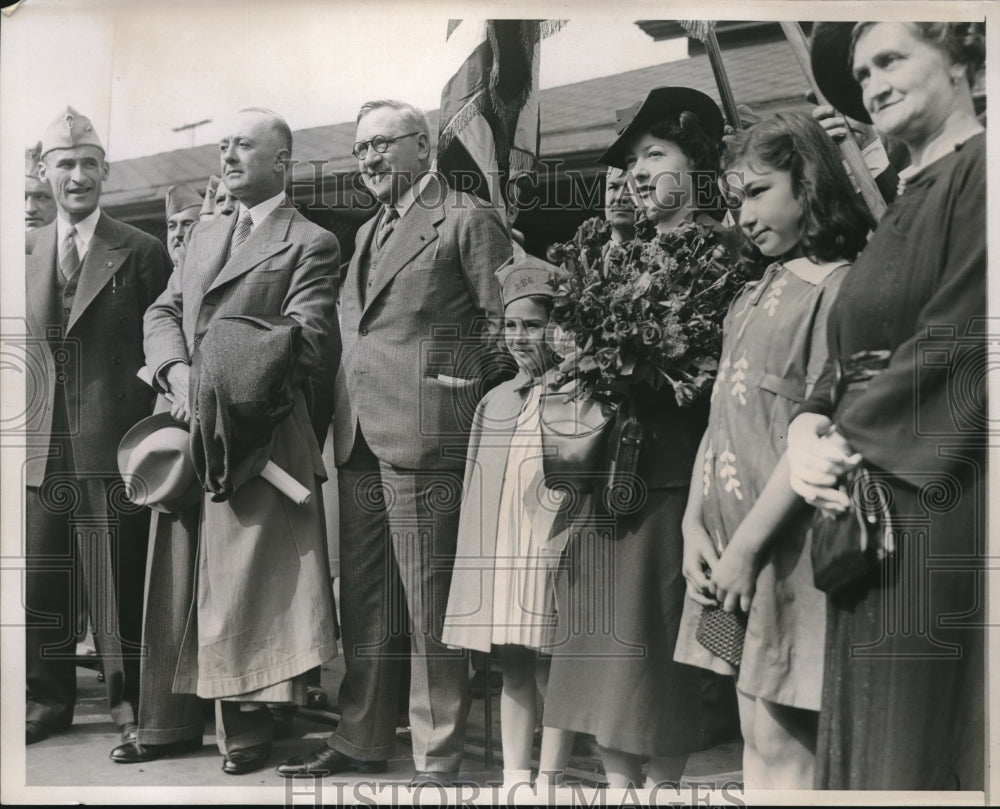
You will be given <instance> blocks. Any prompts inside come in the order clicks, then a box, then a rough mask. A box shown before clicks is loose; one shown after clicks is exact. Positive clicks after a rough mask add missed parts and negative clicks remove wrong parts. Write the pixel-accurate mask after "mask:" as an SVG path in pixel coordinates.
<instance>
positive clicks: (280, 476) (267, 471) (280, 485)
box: [260, 461, 312, 506]
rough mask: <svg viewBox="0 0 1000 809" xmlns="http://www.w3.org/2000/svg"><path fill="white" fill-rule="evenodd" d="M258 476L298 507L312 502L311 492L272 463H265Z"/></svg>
mask: <svg viewBox="0 0 1000 809" xmlns="http://www.w3.org/2000/svg"><path fill="white" fill-rule="evenodd" d="M260 476H261V477H262V478H264V480H266V481H267V482H268V483H270V484H271V485H272V486H274V488H275V489H277V490H278V491H279V492H281V493H282V494H283V495H285V497H287V498H288V499H289V500H291V501H292V502H293V503H295V504H296V505H298V506H304V505H306V504H307V503H308V502H309V501H310V500H312V492H310V491H309V490H308V489H307V488H306V487H305V486H303V485H302V484H301V483H299V482H298V481H297V480H296V479H295V478H293V477H292V476H291V475H289V474H288V473H287V472H286V471H285V470H284V469H282V468H281V467H280V466H278V465H277V464H276V463H275V462H274V461H268V462H267V465H266V466H265V467H264V471H263V472H261V473H260Z"/></svg>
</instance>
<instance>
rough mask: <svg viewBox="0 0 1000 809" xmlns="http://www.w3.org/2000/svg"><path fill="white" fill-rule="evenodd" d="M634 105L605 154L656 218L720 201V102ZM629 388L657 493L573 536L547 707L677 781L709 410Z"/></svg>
mask: <svg viewBox="0 0 1000 809" xmlns="http://www.w3.org/2000/svg"><path fill="white" fill-rule="evenodd" d="M623 113H624V114H625V120H624V121H619V127H618V128H619V132H620V134H619V137H618V139H617V140H616V141H615V142H614V143H613V144H612V145H611V147H610V148H609V149H608V150H607V152H605V154H604V155H603V157H602V158H601V162H602V163H605V164H607V165H610V166H613V167H615V168H619V169H625V170H628V171H630V172H631V174H632V175H633V177H634V179H635V182H636V183H637V185H638V191H639V193H640V195H641V197H642V199H641V200H640V204H641V205H645V207H646V211H647V213H648V214H649V215H650V218H652V219H653V220H654V221H655V224H656V228H657V230H658V231H660V232H663V231H666V230H669V229H670V228H672V227H675V226H676V225H678V224H680V223H681V222H684V221H685V220H688V219H691V218H696V217H700V216H703V211H704V210H705V209H706V208H708V209H715V208H716V203H717V200H718V197H717V191H716V188H717V186H716V183H715V176H714V172H715V170H717V169H718V161H719V151H720V143H721V138H722V134H723V121H722V115H721V113H720V112H719V109H718V107H717V106H716V105H715V103H714V102H713V101H712V100H711V99H710V98H709V97H708V96H706V95H704V94H703V93H700V92H698V91H697V90H692V89H689V88H686V87H660V88H657V89H655V90H653V91H651V92H650V93H649V95H648V96H647V97H646V99H645V101H644V102H643V103H642V104H639V105H636V106H635V107H632V108H629V109H628V110H626V111H623ZM620 115H622V113H620ZM699 172H703V174H702V175H701V178H700V179H699ZM711 221H713V222H714V220H711ZM629 399H630V400H631V402H632V403H633V404H634V407H635V412H636V416H637V418H638V419H639V421H640V423H641V424H642V426H643V429H644V437H643V445H642V450H641V452H640V453H639V461H638V467H637V470H636V472H637V475H638V477H639V478H641V480H642V483H643V485H644V488H645V490H646V493H645V499H644V502H643V503H642V505H641V506H640V507H639V508H638V510H636V511H634V512H633V513H630V514H625V515H622V516H619V517H617V518H616V519H612V522H611V523H610V524H608V525H607V526H604V525H603V524H602V525H600V526H598V528H600V529H601V530H595V531H594V532H592V533H590V534H589V535H587V532H580V533H576V534H574V536H573V537H572V538H571V540H570V547H569V550H568V560H569V563H568V564H569V569H568V570H567V571H566V572H565V574H564V575H563V576H562V578H561V580H560V582H559V587H560V589H559V590H558V591H557V592H558V594H559V598H558V605H559V621H560V632H559V638H560V640H562V639H565V642H562V643H561V645H559V646H558V647H556V648H555V650H554V651H553V662H552V669H551V674H550V682H549V696H548V700H547V702H546V705H545V716H544V719H543V723H544V724H545V725H546V726H551V727H558V728H564V729H567V730H574V731H578V732H584V733H590V734H592V735H594V736H595V738H596V740H597V744H598V745H599V747H600V749H601V755H602V758H603V761H604V767H605V772H606V774H607V777H608V781H609V783H610V785H611V786H612V787H625V786H627V785H628V784H629V783H631V784H634V785H635V786H642V784H643V774H642V763H643V760H646V761H647V767H646V777H647V778H648V780H649V781H651V782H663V781H676V780H678V779H679V778H680V776H681V774H682V773H683V770H684V765H685V763H686V761H687V757H688V754H689V753H690V752H691V751H693V750H695V749H697V748H698V746H699V740H700V718H701V716H700V714H701V708H700V703H701V695H700V682H701V681H700V676H699V670H698V669H695V668H693V667H691V666H687V665H684V664H681V663H676V662H674V660H673V649H674V644H675V643H676V640H677V633H678V627H679V623H680V618H681V611H682V608H683V601H684V591H685V581H684V577H683V576H682V574H681V561H682V551H683V547H682V545H683V542H682V538H681V517H682V515H683V512H684V506H685V502H686V496H687V488H688V485H689V483H690V479H691V469H692V467H693V465H694V458H695V454H696V452H697V449H698V441H699V439H700V437H701V435H702V433H703V432H704V429H705V423H706V419H707V408H706V407H704V406H698V405H694V406H689V407H680V406H678V404H677V403H676V401H675V398H674V394H673V392H672V391H671V390H668V389H667V388H664V389H663V390H661V391H654V390H653V389H652V388H651V387H649V386H647V385H645V384H644V383H639V384H634V385H632V386H631V388H630V390H629ZM605 528H606V529H607V530H604V529H605ZM574 622H578V623H577V624H576V625H574ZM588 627H589V628H588Z"/></svg>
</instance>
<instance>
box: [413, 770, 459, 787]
mask: <svg viewBox="0 0 1000 809" xmlns="http://www.w3.org/2000/svg"><path fill="white" fill-rule="evenodd" d="M457 776H458V773H457V772H451V771H448V772H431V771H428V770H417V772H416V774H415V775H414V776H413V778H411V779H410V789H413V788H415V787H419V786H437V787H453V786H455V778H456V777H457Z"/></svg>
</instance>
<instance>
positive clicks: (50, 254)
mask: <svg viewBox="0 0 1000 809" xmlns="http://www.w3.org/2000/svg"><path fill="white" fill-rule="evenodd" d="M39 233H40V234H41V235H40V236H39V237H38V240H37V242H36V243H35V249H34V250H33V251H32V252H31V253H30V254H29V255H26V256H25V257H24V261H25V270H26V276H25V281H24V283H25V293H26V296H27V299H28V307H27V314H28V315H29V316H30V317H32V318H33V319H34V320H35V321H37V322H36V323H35V328H34V329H32V330H31V331H32V333H33V334H35V336H37V337H45V329H46V328H47V327H48V326H55V325H56V324H57V323H59V322H60V320H61V318H60V317H59V303H58V301H57V300H56V299H57V298H58V296H59V288H58V285H57V284H56V275H55V274H56V273H57V272H59V270H58V269H57V267H56V224H55V222H53V223H52V224H50V225H47V226H46V227H45V228H43V229H42V230H40V231H39Z"/></svg>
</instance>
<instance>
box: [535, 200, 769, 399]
mask: <svg viewBox="0 0 1000 809" xmlns="http://www.w3.org/2000/svg"><path fill="white" fill-rule="evenodd" d="M548 260H549V261H550V262H552V263H553V264H557V265H561V266H562V268H563V269H564V270H565V271H566V276H565V278H564V280H563V281H562V283H561V284H560V288H559V290H558V295H557V297H556V299H555V302H554V306H553V311H552V320H553V322H554V323H555V324H556V325H557V326H559V327H560V328H561V329H562V330H563V332H564V333H565V334H566V338H567V339H566V341H565V342H566V343H567V344H569V349H568V350H567V348H563V349H562V350H561V352H560V353H562V354H563V355H564V359H563V362H562V363H561V365H560V373H561V374H562V376H563V378H564V380H566V381H567V382H571V383H573V384H575V386H576V388H577V390H578V391H579V393H580V395H583V396H589V395H592V394H593V393H595V392H598V391H602V390H615V389H621V387H622V386H623V385H627V384H631V383H636V382H644V383H646V384H648V385H650V386H652V387H653V388H654V389H660V388H661V387H662V386H663V385H664V384H669V385H670V386H671V387H672V388H673V392H674V396H675V398H676V400H677V403H678V404H679V405H682V406H684V405H689V404H691V403H692V402H694V401H695V400H696V399H698V398H699V397H700V396H701V394H702V393H704V392H705V391H706V390H708V389H709V388H711V386H712V383H713V381H714V379H715V372H716V369H717V367H718V357H719V354H720V353H721V351H722V321H723V318H724V317H725V315H726V312H727V311H728V309H729V304H730V302H731V301H732V300H733V298H734V297H735V295H736V294H737V293H738V292H739V290H740V289H741V288H742V287H743V285H744V284H745V283H747V282H748V281H751V280H754V279H755V278H757V277H758V276H759V272H758V271H757V267H756V265H755V263H754V262H751V261H750V260H749V259H748V258H747V257H745V256H743V255H741V254H740V253H739V252H738V251H737V250H734V249H729V248H727V247H726V246H724V244H723V242H722V241H721V239H720V236H719V232H718V230H717V229H716V228H714V227H712V226H711V225H706V224H702V223H699V222H686V223H684V224H682V225H681V226H680V227H678V228H676V229H674V230H672V231H670V232H669V233H663V234H658V233H656V231H655V229H654V228H653V226H652V223H650V222H648V221H644V222H640V223H638V226H637V237H636V239H634V240H633V241H630V242H627V243H624V244H618V243H615V242H611V241H610V227H609V226H608V224H607V223H606V222H603V221H602V220H599V219H589V220H587V221H586V222H584V223H583V224H582V225H581V226H580V228H579V230H578V231H577V233H576V236H575V237H574V239H573V241H571V242H566V243H564V244H554V245H552V246H551V247H550V248H549V249H548Z"/></svg>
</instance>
